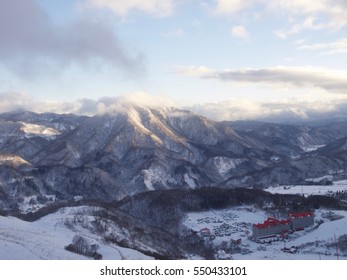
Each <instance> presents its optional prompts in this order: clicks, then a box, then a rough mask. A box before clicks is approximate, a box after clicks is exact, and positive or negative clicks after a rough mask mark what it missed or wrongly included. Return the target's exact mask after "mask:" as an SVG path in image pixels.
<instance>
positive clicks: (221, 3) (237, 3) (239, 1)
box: [215, 0, 259, 14]
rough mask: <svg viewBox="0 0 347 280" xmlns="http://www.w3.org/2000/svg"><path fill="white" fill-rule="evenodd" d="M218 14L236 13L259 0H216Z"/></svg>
mask: <svg viewBox="0 0 347 280" xmlns="http://www.w3.org/2000/svg"><path fill="white" fill-rule="evenodd" d="M215 2H217V3H216V4H217V6H216V7H215V13H216V14H236V13H238V12H240V11H243V10H245V9H247V8H250V7H252V6H253V5H255V4H256V3H257V2H259V0H248V1H245V0H215Z"/></svg>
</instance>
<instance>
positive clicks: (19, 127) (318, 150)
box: [0, 104, 347, 208]
mask: <svg viewBox="0 0 347 280" xmlns="http://www.w3.org/2000/svg"><path fill="white" fill-rule="evenodd" d="M23 127H25V128H26V129H23ZM339 127H340V128H341V127H342V128H344V127H347V122H343V121H340V122H336V123H334V124H333V125H332V124H329V125H326V124H324V123H323V124H322V125H318V124H315V125H314V126H309V125H307V126H305V125H303V124H298V125H294V124H271V123H262V122H247V121H246V122H215V121H212V120H209V119H207V118H205V117H203V116H199V115H197V114H194V113H192V112H190V111H186V110H180V109H177V108H173V107H170V108H169V107H165V108H150V107H145V106H136V105H133V104H127V105H123V107H122V110H120V111H118V112H115V113H113V114H110V113H108V114H103V115H96V116H92V117H88V116H76V115H72V114H68V115H59V114H53V113H44V114H37V113H32V112H15V113H5V114H0V129H1V131H2V133H0V158H2V159H3V160H0V165H1V167H2V168H1V169H2V171H1V173H0V179H1V187H0V193H2V196H1V197H3V198H2V199H1V201H0V202H1V204H2V205H1V204H0V207H2V208H11V207H14V208H16V207H18V205H20V203H21V201H23V197H24V198H26V197H31V196H34V197H40V196H47V195H48V196H49V195H54V196H56V198H57V199H61V200H68V199H74V197H76V196H77V197H83V198H85V199H91V198H92V199H99V200H101V201H112V200H119V199H121V198H123V197H126V196H129V195H133V194H136V193H140V192H145V191H151V190H160V189H162V190H165V189H175V188H178V189H180V188H183V189H185V188H186V189H194V188H200V187H210V186H212V187H213V186H220V187H225V188H233V187H259V188H263V187H266V186H268V185H273V184H293V183H300V182H304V181H305V179H306V178H314V177H319V176H323V175H326V174H327V173H334V172H335V173H336V174H337V173H339V174H340V175H339V176H343V175H341V174H344V172H345V170H346V168H347V166H346V164H345V160H344V158H345V155H344V154H341V153H339V151H340V146H339V145H338V144H335V145H333V143H334V142H336V141H337V143H339V142H338V141H340V142H341V141H342V140H339V139H342V138H343V137H347V133H346V135H345V134H344V133H343V132H341V130H340V129H339ZM346 131H347V130H346ZM330 146H331V149H335V150H336V151H335V153H336V154H337V155H338V156H336V157H333V156H331V154H332V152H330V153H329V154H327V153H326V152H324V151H326V149H324V148H325V147H330ZM346 156H347V155H346ZM11 157H12V159H16V160H17V163H18V162H27V163H28V164H25V165H23V164H21V165H20V166H18V165H16V164H11V163H10V161H9V160H8V159H9V158H11ZM6 158H7V160H6Z"/></svg>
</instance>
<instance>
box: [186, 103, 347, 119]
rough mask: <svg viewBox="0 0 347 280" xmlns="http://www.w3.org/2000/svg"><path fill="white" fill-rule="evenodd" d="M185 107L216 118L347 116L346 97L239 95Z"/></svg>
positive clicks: (319, 117)
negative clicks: (257, 98)
mask: <svg viewBox="0 0 347 280" xmlns="http://www.w3.org/2000/svg"><path fill="white" fill-rule="evenodd" d="M186 109H188V110H191V111H194V112H195V113H197V114H201V115H204V116H206V117H208V118H210V119H212V120H215V121H226V120H232V121H235V120H258V121H267V122H277V123H278V122H295V121H299V122H302V121H313V120H322V119H330V118H347V100H340V99H339V100H329V101H327V100H321V101H303V100H297V99H290V100H282V101H272V102H264V101H263V102H260V101H255V100H246V99H244V100H240V99H238V100H226V101H221V102H216V103H205V104H196V105H194V106H190V107H187V108H186Z"/></svg>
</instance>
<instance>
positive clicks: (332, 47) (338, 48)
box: [297, 38, 347, 54]
mask: <svg viewBox="0 0 347 280" xmlns="http://www.w3.org/2000/svg"><path fill="white" fill-rule="evenodd" d="M297 49H298V50H320V51H322V52H323V54H341V53H342V54H345V53H347V38H343V39H341V40H339V41H335V42H330V43H319V44H301V45H299V46H298V47H297Z"/></svg>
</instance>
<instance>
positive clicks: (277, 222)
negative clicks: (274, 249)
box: [253, 217, 290, 228]
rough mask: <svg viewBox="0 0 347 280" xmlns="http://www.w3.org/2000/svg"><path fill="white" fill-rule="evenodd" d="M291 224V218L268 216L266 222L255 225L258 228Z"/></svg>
mask: <svg viewBox="0 0 347 280" xmlns="http://www.w3.org/2000/svg"><path fill="white" fill-rule="evenodd" d="M289 224H290V220H277V219H275V218H271V217H269V218H267V220H266V221H264V223H262V224H253V226H254V227H256V228H267V227H274V226H278V225H289Z"/></svg>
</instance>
